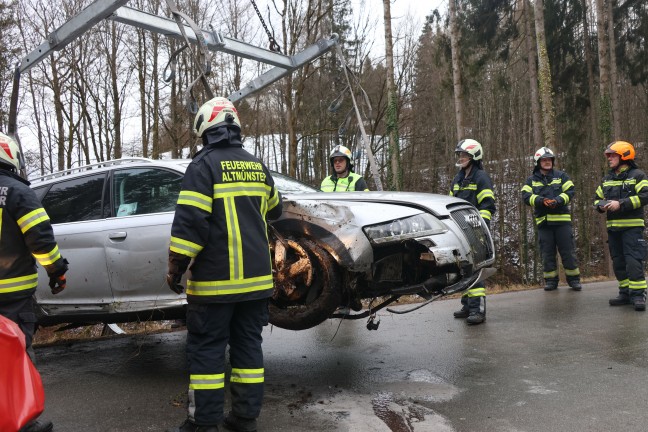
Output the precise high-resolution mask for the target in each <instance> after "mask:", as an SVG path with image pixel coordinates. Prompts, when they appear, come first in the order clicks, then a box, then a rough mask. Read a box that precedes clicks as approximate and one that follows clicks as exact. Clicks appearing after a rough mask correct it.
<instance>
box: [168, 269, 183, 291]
mask: <svg viewBox="0 0 648 432" xmlns="http://www.w3.org/2000/svg"><path fill="white" fill-rule="evenodd" d="M181 280H182V273H168V274H167V275H166V281H167V284H168V285H169V288H171V291H173V292H174V293H176V294H182V293H183V292H184V287H183V286H182V285H180V281H181Z"/></svg>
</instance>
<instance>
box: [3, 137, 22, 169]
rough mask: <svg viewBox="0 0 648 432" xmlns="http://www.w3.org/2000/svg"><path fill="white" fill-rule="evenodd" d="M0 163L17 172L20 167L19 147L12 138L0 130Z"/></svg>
mask: <svg viewBox="0 0 648 432" xmlns="http://www.w3.org/2000/svg"><path fill="white" fill-rule="evenodd" d="M0 165H1V166H4V167H5V168H8V169H11V170H15V171H16V172H19V171H20V168H21V167H22V155H21V154H20V147H18V144H16V141H14V139H13V138H11V137H9V136H7V135H5V134H3V133H2V132H0Z"/></svg>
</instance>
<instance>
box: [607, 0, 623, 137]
mask: <svg viewBox="0 0 648 432" xmlns="http://www.w3.org/2000/svg"><path fill="white" fill-rule="evenodd" d="M614 3H615V0H607V6H608V7H607V12H608V38H609V40H608V42H609V44H610V46H609V51H610V96H611V98H612V120H613V123H612V125H613V128H612V136H613V139H620V137H621V135H622V134H621V110H620V108H619V76H618V74H617V62H616V48H615V47H616V38H615V37H614V13H613V10H614Z"/></svg>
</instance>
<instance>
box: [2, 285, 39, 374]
mask: <svg viewBox="0 0 648 432" xmlns="http://www.w3.org/2000/svg"><path fill="white" fill-rule="evenodd" d="M35 308H36V301H35V300H34V297H27V298H22V299H19V300H12V301H10V302H0V315H2V316H4V317H6V318H9V319H10V320H11V321H13V322H15V323H16V324H18V327H19V328H20V330H21V331H22V332H23V333H24V334H25V346H26V349H27V354H29V357H30V358H31V359H32V362H34V363H35V361H34V360H35V358H34V357H35V356H34V348H33V347H32V340H33V339H34V333H35V332H36V313H35V312H34V310H35Z"/></svg>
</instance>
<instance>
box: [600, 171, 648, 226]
mask: <svg viewBox="0 0 648 432" xmlns="http://www.w3.org/2000/svg"><path fill="white" fill-rule="evenodd" d="M601 200H608V201H619V204H620V205H621V208H620V209H619V210H618V211H615V212H610V211H609V212H607V213H606V214H607V228H608V230H611V231H620V230H623V229H625V228H632V227H643V226H644V211H643V206H645V205H646V204H647V203H648V178H646V174H645V173H644V172H643V171H641V170H640V169H638V168H635V167H628V168H627V169H624V170H623V171H622V172H620V173H618V174H617V173H616V172H614V170H611V171H610V172H608V174H607V175H606V176H605V177H603V181H602V183H601V185H600V186H599V187H598V188H597V189H596V195H595V197H594V205H597V204H598V203H599V201H601Z"/></svg>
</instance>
